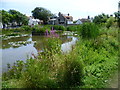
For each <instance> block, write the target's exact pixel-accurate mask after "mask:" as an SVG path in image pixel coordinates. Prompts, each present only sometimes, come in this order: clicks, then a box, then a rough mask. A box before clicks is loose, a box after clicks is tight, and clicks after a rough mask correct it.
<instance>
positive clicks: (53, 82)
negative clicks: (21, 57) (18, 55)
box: [2, 27, 119, 88]
mask: <svg viewBox="0 0 120 90" xmlns="http://www.w3.org/2000/svg"><path fill="white" fill-rule="evenodd" d="M117 32H118V28H114V27H111V28H109V29H105V28H101V29H100V34H99V36H97V37H96V38H94V39H89V40H88V39H86V38H85V39H84V38H80V39H79V41H78V42H77V44H76V45H75V47H74V48H73V50H72V51H71V52H70V53H69V54H61V51H60V41H59V40H58V39H56V38H53V39H52V38H50V39H49V40H48V46H50V47H49V48H48V49H45V50H44V52H43V53H40V54H39V56H38V58H36V59H29V60H27V62H26V63H24V62H22V61H18V62H17V63H16V64H15V65H14V66H12V67H11V68H12V69H10V70H9V71H8V72H6V73H4V74H3V78H2V79H3V85H2V86H3V88H11V87H12V88H105V87H106V85H107V83H108V79H109V78H110V75H112V74H113V73H114V71H116V70H117V69H118V49H119V45H118V35H117ZM53 45H54V46H53ZM15 81H18V82H17V84H16V85H14V84H15V83H16V82H15ZM11 82H12V83H14V84H11Z"/></svg>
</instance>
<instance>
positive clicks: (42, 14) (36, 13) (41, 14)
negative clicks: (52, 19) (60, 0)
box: [32, 7, 52, 23]
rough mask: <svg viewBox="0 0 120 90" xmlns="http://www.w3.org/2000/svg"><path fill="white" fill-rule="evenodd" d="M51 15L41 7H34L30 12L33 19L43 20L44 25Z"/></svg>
mask: <svg viewBox="0 0 120 90" xmlns="http://www.w3.org/2000/svg"><path fill="white" fill-rule="evenodd" d="M51 15H52V13H51V12H50V11H49V10H47V9H45V8H43V7H36V8H35V9H34V10H33V11H32V16H33V17H34V18H35V19H40V20H43V21H44V23H46V22H47V20H48V17H49V16H51Z"/></svg>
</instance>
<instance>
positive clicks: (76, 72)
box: [57, 54, 84, 88]
mask: <svg viewBox="0 0 120 90" xmlns="http://www.w3.org/2000/svg"><path fill="white" fill-rule="evenodd" d="M64 58H65V59H64V62H63V64H61V66H60V67H59V70H58V73H57V82H58V84H59V85H60V87H64V88H70V87H75V86H81V85H82V84H83V82H82V78H83V76H84V69H83V67H84V65H83V62H82V61H81V60H80V59H78V57H77V56H76V55H75V54H72V56H71V54H69V55H67V56H64Z"/></svg>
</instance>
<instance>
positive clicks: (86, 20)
mask: <svg viewBox="0 0 120 90" xmlns="http://www.w3.org/2000/svg"><path fill="white" fill-rule="evenodd" d="M80 21H81V22H82V23H85V22H91V20H90V19H86V18H82V19H80Z"/></svg>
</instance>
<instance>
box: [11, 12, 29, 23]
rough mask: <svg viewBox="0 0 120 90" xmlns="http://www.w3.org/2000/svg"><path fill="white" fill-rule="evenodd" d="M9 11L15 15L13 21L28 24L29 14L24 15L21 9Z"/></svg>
mask: <svg viewBox="0 0 120 90" xmlns="http://www.w3.org/2000/svg"><path fill="white" fill-rule="evenodd" d="M9 13H10V14H12V15H13V17H12V18H11V19H12V20H11V21H12V22H17V23H18V24H19V25H20V23H22V24H25V25H26V24H28V18H27V16H25V15H23V14H22V13H20V12H19V11H16V10H9Z"/></svg>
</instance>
